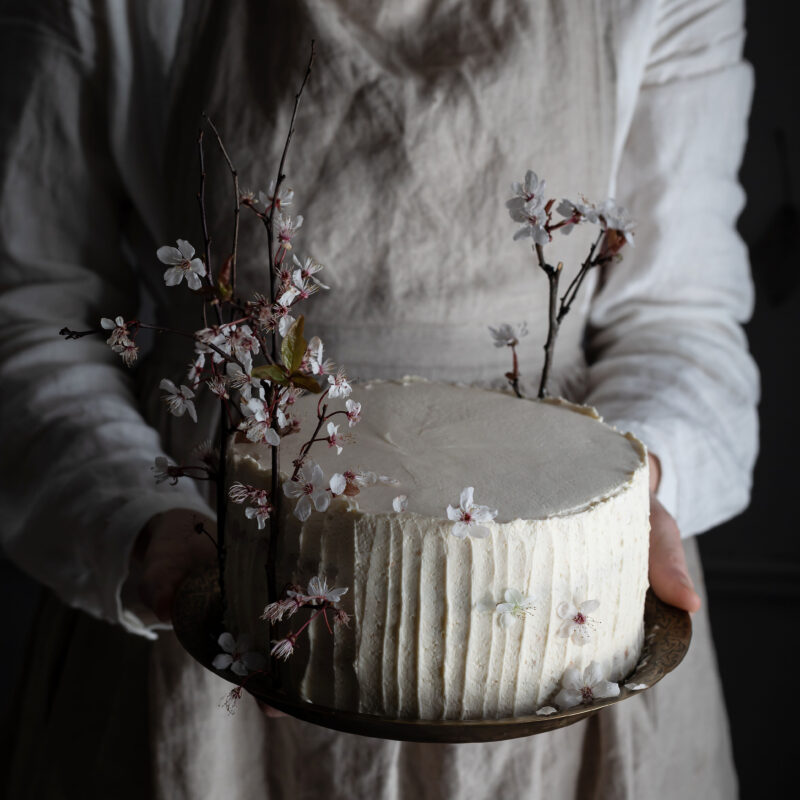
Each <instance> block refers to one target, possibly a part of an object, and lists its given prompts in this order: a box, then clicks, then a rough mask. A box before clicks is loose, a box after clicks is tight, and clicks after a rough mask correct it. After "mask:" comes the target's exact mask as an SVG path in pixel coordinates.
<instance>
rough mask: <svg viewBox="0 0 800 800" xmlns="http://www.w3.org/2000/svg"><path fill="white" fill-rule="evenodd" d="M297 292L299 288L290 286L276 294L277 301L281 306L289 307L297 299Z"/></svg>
mask: <svg viewBox="0 0 800 800" xmlns="http://www.w3.org/2000/svg"><path fill="white" fill-rule="evenodd" d="M299 294H300V290H299V289H298V288H297V287H296V286H290V287H288V288H287V289H284V290H283V291H282V292H281V293H280V294H279V295H278V300H277V303H278V305H279V306H283V308H289V307H290V306H291V305H292V303H294V301H295V300H297V298H298V296H299Z"/></svg>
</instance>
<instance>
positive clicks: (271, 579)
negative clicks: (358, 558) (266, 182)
mask: <svg viewBox="0 0 800 800" xmlns="http://www.w3.org/2000/svg"><path fill="white" fill-rule="evenodd" d="M315 56H316V43H315V42H314V40H313V39H312V40H311V54H310V56H309V59H308V64H307V65H306V71H305V75H304V76H303V81H302V83H301V84H300V88H299V89H298V91H297V94H295V97H294V108H293V109H292V116H291V119H290V121H289V132H288V133H287V135H286V142H285V143H284V145H283V153H281V160H280V164H279V165H278V177H277V178H276V180H275V190H274V191H273V193H272V204H271V207H270V211H269V219H268V220H267V221H266V223H265V224H266V228H267V245H268V249H269V292H270V303H272V304H274V303H275V301H276V297H275V269H274V263H275V255H274V253H275V240H274V228H273V221H274V219H275V209H276V208H277V198H278V194H279V192H280V190H281V184H282V183H283V181H284V178H285V177H286V176H285V175H284V173H283V168H284V165H285V164H286V154H287V153H288V152H289V145H290V144H291V141H292V134H293V133H294V123H295V119H296V117H297V109H298V108H299V106H300V98H301V97H302V95H303V90H304V89H305V86H306V82H307V81H308V78H309V75H310V74H311V67H312V65H313V63H314V57H315ZM271 345H272V346H271V350H270V355H271V357H272V362H273V363H277V361H278V331H277V329H274V330H273V331H272V342H271ZM273 424H274V423H273ZM279 447H280V445H278V446H273V448H272V453H271V456H272V457H271V459H270V466H271V470H272V476H271V478H272V480H271V494H272V498H273V503H274V505H275V514H274V516H273V524H271V525H270V537H269V548H268V554H267V565H266V571H267V587H268V594H269V598H270V600H274V599H275V598H276V597H277V586H276V578H275V560H276V556H277V552H278V536H279V535H280V522H279V520H280V517H281V505H282V498H281V496H280V492H279V490H278V484H279V480H280V474H279V473H280V451H279ZM296 472H297V470H295V473H296Z"/></svg>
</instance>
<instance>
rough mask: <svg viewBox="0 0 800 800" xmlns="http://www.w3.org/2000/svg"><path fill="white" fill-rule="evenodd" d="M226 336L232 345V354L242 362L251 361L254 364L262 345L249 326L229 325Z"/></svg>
mask: <svg viewBox="0 0 800 800" xmlns="http://www.w3.org/2000/svg"><path fill="white" fill-rule="evenodd" d="M225 334H226V336H227V338H228V342H229V343H230V349H231V352H232V353H233V355H234V356H236V358H238V359H239V360H240V361H242V362H246V361H247V360H248V359H250V360H251V363H252V357H253V355H255V354H256V353H259V352H260V351H261V345H260V344H259V341H258V339H257V338H256V336H255V335H254V334H253V330H252V328H251V327H250V326H249V325H228V326H226V328H225ZM249 371H250V370H248V372H249Z"/></svg>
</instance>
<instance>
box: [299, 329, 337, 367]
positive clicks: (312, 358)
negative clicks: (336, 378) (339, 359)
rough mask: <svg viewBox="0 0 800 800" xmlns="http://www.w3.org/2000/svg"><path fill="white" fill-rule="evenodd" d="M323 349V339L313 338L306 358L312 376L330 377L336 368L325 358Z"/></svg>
mask: <svg viewBox="0 0 800 800" xmlns="http://www.w3.org/2000/svg"><path fill="white" fill-rule="evenodd" d="M323 347H324V346H323V344H322V339H320V338H319V336H312V337H311V341H310V342H309V343H308V349H307V350H306V358H307V359H308V369H309V370H310V371H311V374H312V375H330V374H331V373H332V372H333V370H334V369H335V368H336V365H335V364H334V363H333V361H331V360H330V359H326V358H325V357H324V355H323Z"/></svg>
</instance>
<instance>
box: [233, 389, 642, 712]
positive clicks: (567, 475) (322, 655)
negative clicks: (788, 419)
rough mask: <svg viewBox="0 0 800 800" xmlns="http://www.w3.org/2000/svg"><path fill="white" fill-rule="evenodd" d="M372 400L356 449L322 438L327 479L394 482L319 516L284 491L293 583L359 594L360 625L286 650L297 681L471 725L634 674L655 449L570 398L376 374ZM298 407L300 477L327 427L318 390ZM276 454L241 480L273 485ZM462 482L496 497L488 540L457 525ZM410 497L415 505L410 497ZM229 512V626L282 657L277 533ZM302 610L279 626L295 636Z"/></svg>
mask: <svg viewBox="0 0 800 800" xmlns="http://www.w3.org/2000/svg"><path fill="white" fill-rule="evenodd" d="M358 399H359V400H360V401H361V403H362V404H363V407H364V417H363V421H362V422H361V423H360V424H359V425H358V426H357V427H355V428H353V431H352V434H353V441H352V442H346V443H345V444H344V448H343V451H342V453H341V454H338V453H337V448H336V447H329V446H328V444H327V443H326V442H320V443H318V444H315V445H314V446H313V449H312V451H311V457H312V458H313V459H314V461H316V462H317V463H318V464H319V465H320V466H321V467H322V469H323V471H324V474H325V486H327V485H328V483H327V481H328V479H329V478H330V476H331V475H333V474H334V473H344V472H345V471H346V470H350V471H352V472H371V473H375V475H377V476H386V477H387V478H389V479H392V480H391V481H389V480H385V479H384V480H382V481H378V482H376V483H375V484H374V485H371V486H366V487H364V488H362V489H361V491H360V493H359V494H358V495H357V496H356V497H353V498H347V497H343V496H342V497H337V498H334V499H333V500H332V502H331V505H330V508H329V509H328V510H327V511H326V512H325V513H320V512H317V511H312V513H311V515H310V516H309V518H308V519H307V520H306V521H305V522H300V521H299V520H298V519H297V518H296V517H295V516H293V514H292V509H293V506H294V503H295V500H293V499H290V498H287V497H284V498H282V535H281V540H280V544H279V552H278V566H277V573H278V584H279V585H280V586H284V585H286V584H296V585H299V586H303V587H305V586H306V585H307V584H308V582H309V580H310V579H311V578H313V577H314V576H321V577H324V578H325V579H326V580H327V583H328V586H331V587H333V586H336V587H347V589H348V591H347V593H346V594H344V595H343V596H342V598H341V601H340V603H339V605H340V606H341V607H342V608H343V609H344V610H345V611H347V612H348V613H349V614H350V617H351V621H350V625H349V626H344V625H337V626H335V627H334V628H333V633H332V634H331V633H330V632H329V631H328V629H327V627H326V625H325V624H324V623H323V621H322V620H321V619H320V620H317V621H316V622H315V624H313V625H310V626H309V627H308V628H307V629H306V631H305V633H304V634H303V636H302V637H298V639H297V643H296V648H295V652H294V654H293V655H292V656H291V658H290V659H288V660H287V661H286V662H285V663H284V662H279V663H280V665H281V666H280V669H281V670H282V674H283V676H284V686H285V687H288V688H289V689H290V690H291V691H295V692H297V694H298V695H299V696H300V697H302V698H303V699H305V700H308V701H310V702H314V703H319V704H322V705H326V706H333V707H337V708H345V709H351V710H358V711H361V712H365V713H373V714H380V715H385V716H392V717H402V718H418V719H474V718H497V717H508V716H519V715H523V714H531V713H534V712H536V711H537V709H540V708H541V707H542V706H543V705H545V704H547V703H549V702H553V698H554V697H555V695H556V692H557V691H558V690H559V688H560V686H561V681H562V677H563V675H564V672H565V670H566V669H567V668H568V667H575V668H577V669H583V668H584V667H586V666H587V665H588V664H590V663H591V662H596V664H597V665H599V669H600V670H601V671H602V673H603V675H604V677H606V678H608V679H609V680H611V681H620V680H622V679H623V678H624V677H625V676H626V675H627V674H629V673H630V672H631V671H632V669H633V668H634V666H635V664H636V662H637V659H638V657H639V654H640V650H641V646H642V639H643V609H644V599H645V592H646V590H647V585H648V583H647V562H648V538H649V519H648V514H649V500H648V476H647V459H646V453H645V449H644V447H643V446H642V445H641V444H640V443H639V442H638V441H637V440H636V439H635V438H633V437H632V436H630V435H623V434H621V433H619V432H617V431H615V430H614V429H613V428H611V427H609V426H607V425H605V424H603V423H602V422H601V421H600V420H599V418H598V417H597V415H596V414H595V413H594V412H593V411H592V410H591V409H586V408H582V407H578V406H573V405H571V404H567V403H563V402H557V401H555V402H551V401H531V400H521V399H518V398H516V397H513V396H511V395H508V394H504V393H499V392H494V391H489V390H483V389H478V388H465V387H457V386H452V385H445V384H438V383H432V382H427V381H422V380H420V379H406V380H404V381H399V382H374V383H372V384H365V385H361V386H359V387H358ZM331 406H332V407H333V406H335V403H334V402H331ZM294 408H295V411H294V413H295V414H296V415H297V416H299V417H300V418H301V419H302V421H303V430H304V431H307V432H308V433H307V434H306V435H303V434H300V435H292V436H286V437H284V439H283V441H282V444H281V459H282V462H281V463H282V465H283V470H284V471H285V472H287V471H291V463H292V460H293V459H294V458H295V457H296V455H297V451H298V449H299V447H300V446H301V444H302V443H303V441H305V439H306V438H307V437H308V435H310V431H313V429H314V426H315V424H316V410H317V397H315V396H306V397H303V398H300V399H299V400H298V401H297V403H296V405H295V407H294ZM340 419H341V420H344V421H345V422H346V420H345V418H344V417H343V416H341V417H339V416H337V417H335V418H334V421H338V420H340ZM346 429H347V426H346V424H345V426H344V430H346ZM269 458H270V456H269V449H268V448H266V447H263V446H259V445H254V444H251V443H248V442H237V443H236V444H234V445H233V447H232V453H231V456H230V459H231V463H232V470H231V471H232V473H233V474H232V478H231V480H232V481H237V480H238V481H243V482H245V483H249V484H254V485H258V486H262V487H264V488H268V487H269ZM465 487H474V502H475V503H476V504H485V505H486V506H489V507H491V508H493V509H497V515H496V516H495V517H494V519H492V520H491V521H489V522H486V523H485V525H484V527H485V528H488V530H489V534H488V536H484V537H483V538H478V537H477V536H474V535H466V536H463V537H459V536H457V535H455V532H454V531H456V523H454V522H453V521H451V520H449V519H448V516H447V507H448V505H452V506H458V505H459V498H460V496H461V494H462V490H464V489H465ZM398 495H405V496H406V497H407V505H406V509H405V510H402V511H396V510H394V508H393V500H394V498H396V497H397V496H398ZM398 507H399V504H398ZM230 519H231V524H230V526H229V536H228V552H227V564H228V566H227V570H226V584H227V595H228V618H227V624H228V630H230V631H233V632H235V633H236V634H249V635H251V636H252V637H253V640H254V641H255V642H256V646H257V649H259V650H261V651H262V652H264V653H267V652H269V648H270V638H272V639H274V638H275V637H276V633H275V631H274V630H273V631H272V637H270V631H269V626H268V624H267V623H266V622H264V621H263V620H262V619H260V615H261V613H262V611H263V610H264V607H265V605H266V604H267V599H268V598H267V587H266V579H265V569H264V564H265V561H266V552H267V550H266V535H267V533H268V530H259V529H258V527H257V525H256V523H255V521H254V520H252V519H246V518H245V516H244V513H243V509H242V507H241V506H237V505H231V506H230ZM476 531H477V527H476ZM456 532H459V533H463V530H462V531H456ZM469 532H471V531H469V530H468V533H469ZM305 618H306V617H301V614H297V615H296V616H295V617H293V618H292V619H290V620H284V621H283V622H281V623H279V624H278V626H277V630H278V635H286V633H287V632H288V631H291V630H292V629H294V630H296V629H297V627H298V625H299V624H302V621H303V620H304V619H305Z"/></svg>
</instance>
